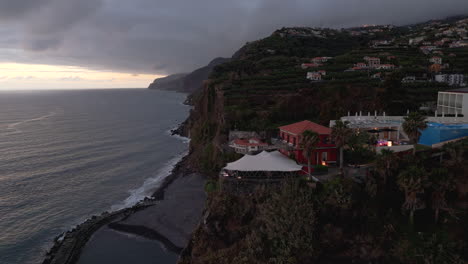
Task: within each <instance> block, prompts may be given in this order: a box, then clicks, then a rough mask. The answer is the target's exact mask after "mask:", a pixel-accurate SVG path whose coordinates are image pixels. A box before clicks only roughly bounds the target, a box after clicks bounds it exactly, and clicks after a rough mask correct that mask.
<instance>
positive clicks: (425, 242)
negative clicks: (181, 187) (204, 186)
mask: <svg viewBox="0 0 468 264" xmlns="http://www.w3.org/2000/svg"><path fill="white" fill-rule="evenodd" d="M411 157H413V156H410V158H411ZM452 157H457V158H455V159H452ZM467 157H468V140H465V141H461V142H458V143H455V144H451V145H449V146H447V148H446V150H445V154H444V155H443V158H442V160H441V159H440V158H438V157H435V158H432V157H431V155H424V153H417V155H416V156H414V157H413V158H412V159H410V160H408V159H400V158H399V157H398V156H396V155H395V154H393V153H392V152H383V153H382V154H381V155H379V157H378V161H379V162H378V167H377V170H376V171H375V173H371V174H370V175H369V176H368V178H367V179H366V182H364V183H356V182H354V181H353V180H352V179H350V178H343V177H336V178H334V179H333V180H331V181H329V182H326V183H324V184H323V185H319V186H318V187H317V188H311V187H309V185H307V184H302V180H295V181H291V182H288V183H285V184H284V185H283V186H281V187H274V186H263V187H260V188H259V189H258V190H257V191H256V192H254V193H252V194H250V195H248V196H247V197H246V196H245V195H244V194H232V193H223V192H213V193H210V194H209V198H208V208H209V212H208V213H207V214H206V220H205V223H204V224H202V226H201V227H200V228H199V229H198V230H197V231H196V232H195V235H194V237H193V241H192V246H191V249H190V251H189V252H187V254H186V255H184V256H183V257H182V259H181V262H180V263H183V264H185V263H193V264H198V263H210V264H211V263H213V264H214V263H260V264H262V263H265V264H266V263H319V264H320V263H392V264H393V263H421V264H423V263H424V264H425V263H433V264H436V263H460V264H461V263H465V262H466V261H467V260H468V254H467V252H468V248H467V246H468V245H467V244H466V237H468V228H467V226H466V225H464V223H465V222H466V221H467V220H468V214H467V211H466V203H467V202H468V200H467V196H466V193H467V192H468V190H467V188H466V186H468V179H467V178H466V175H465V172H466V171H468V164H467V163H466V162H463V161H464V160H466V158H467ZM460 162H461V163H460ZM461 186H464V187H461Z"/></svg>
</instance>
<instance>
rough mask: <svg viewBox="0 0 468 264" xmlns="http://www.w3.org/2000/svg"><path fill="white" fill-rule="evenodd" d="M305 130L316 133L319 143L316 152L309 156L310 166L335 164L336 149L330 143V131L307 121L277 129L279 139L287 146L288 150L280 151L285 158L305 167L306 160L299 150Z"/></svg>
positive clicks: (300, 149)
mask: <svg viewBox="0 0 468 264" xmlns="http://www.w3.org/2000/svg"><path fill="white" fill-rule="evenodd" d="M307 130H310V131H313V132H316V133H317V134H319V137H320V142H319V143H318V144H317V148H316V150H315V151H314V152H313V154H312V155H311V156H312V158H311V164H312V165H318V164H321V165H329V164H334V163H336V160H337V148H336V145H335V144H334V143H333V142H332V141H331V137H330V135H331V129H330V128H328V127H325V126H321V125H319V124H316V123H313V122H311V121H307V120H306V121H302V122H298V123H294V124H291V125H287V126H282V127H279V133H280V137H281V139H282V140H283V142H285V143H287V144H288V145H289V148H287V149H281V150H280V152H281V153H283V154H284V155H286V156H287V157H294V159H295V160H296V161H297V162H298V163H299V164H302V165H303V166H307V159H306V158H305V157H304V155H303V150H302V148H301V144H302V141H301V140H302V133H304V131H307Z"/></svg>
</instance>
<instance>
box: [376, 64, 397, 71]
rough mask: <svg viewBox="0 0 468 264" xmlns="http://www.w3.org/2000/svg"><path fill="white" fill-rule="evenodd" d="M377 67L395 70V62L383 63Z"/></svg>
mask: <svg viewBox="0 0 468 264" xmlns="http://www.w3.org/2000/svg"><path fill="white" fill-rule="evenodd" d="M376 68H377V69H379V70H393V69H395V65H393V64H381V65H379V66H378V67H376Z"/></svg>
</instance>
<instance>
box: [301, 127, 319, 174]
mask: <svg viewBox="0 0 468 264" xmlns="http://www.w3.org/2000/svg"><path fill="white" fill-rule="evenodd" d="M319 142H320V137H319V135H318V134H317V133H316V132H313V131H310V130H306V131H304V133H302V139H301V144H302V145H301V148H302V149H303V151H302V152H303V155H304V157H305V158H306V159H307V172H308V174H309V177H310V176H311V175H312V174H311V173H312V166H311V165H310V163H311V160H310V159H311V158H312V154H313V153H314V151H315V149H316V148H317V144H318V143H319Z"/></svg>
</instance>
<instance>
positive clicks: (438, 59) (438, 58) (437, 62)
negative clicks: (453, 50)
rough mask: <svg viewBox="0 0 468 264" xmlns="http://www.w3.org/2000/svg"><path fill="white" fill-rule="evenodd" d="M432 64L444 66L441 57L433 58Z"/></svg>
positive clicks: (431, 59)
mask: <svg viewBox="0 0 468 264" xmlns="http://www.w3.org/2000/svg"><path fill="white" fill-rule="evenodd" d="M429 61H430V62H432V63H436V64H442V58H441V57H432V58H430V59H429Z"/></svg>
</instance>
